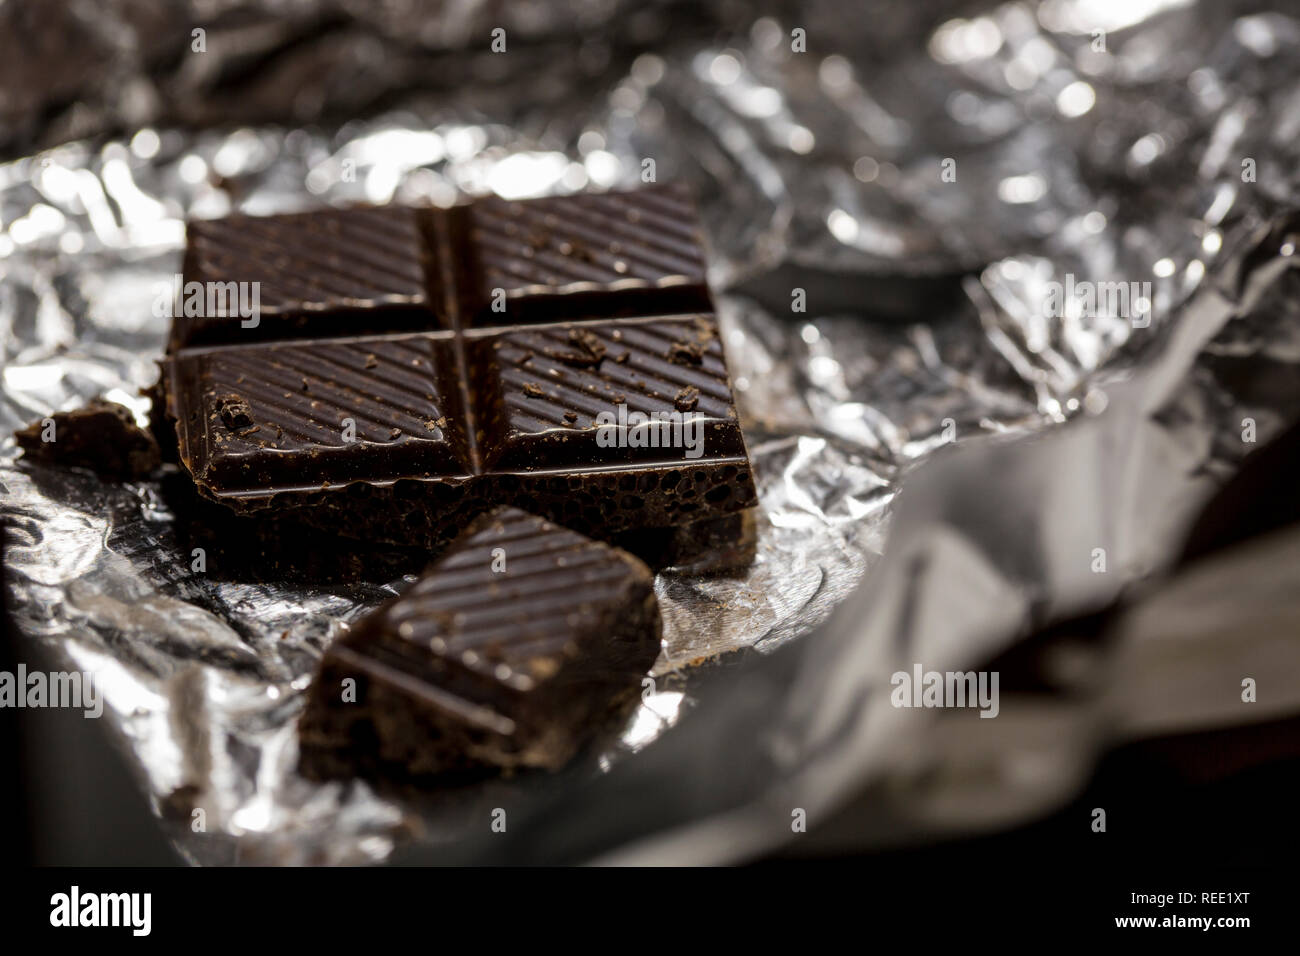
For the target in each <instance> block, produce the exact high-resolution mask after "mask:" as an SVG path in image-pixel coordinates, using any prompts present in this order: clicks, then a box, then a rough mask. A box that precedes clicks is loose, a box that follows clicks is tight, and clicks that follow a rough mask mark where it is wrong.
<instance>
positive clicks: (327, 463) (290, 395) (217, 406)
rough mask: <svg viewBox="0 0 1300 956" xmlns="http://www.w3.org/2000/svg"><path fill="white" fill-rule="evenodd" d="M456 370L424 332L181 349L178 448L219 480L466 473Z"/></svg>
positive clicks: (176, 380) (439, 340)
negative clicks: (182, 412)
mask: <svg viewBox="0 0 1300 956" xmlns="http://www.w3.org/2000/svg"><path fill="white" fill-rule="evenodd" d="M456 376H457V372H456V368H455V356H454V352H453V347H452V343H451V341H449V339H447V338H445V337H438V336H431V335H425V336H410V337H405V338H388V339H384V338H379V339H361V340H352V341H340V342H334V343H324V344H322V343H315V344H302V345H298V344H295V345H280V346H276V345H268V346H255V347H248V348H229V349H210V350H204V351H191V352H186V353H183V354H182V355H180V356H179V357H178V358H177V359H176V360H175V361H174V362H173V365H172V379H173V387H174V388H175V390H176V392H177V394H178V395H181V396H183V398H184V399H185V402H184V404H185V406H186V407H187V408H188V409H190V412H189V415H188V416H187V417H185V418H184V419H183V420H182V421H181V427H180V434H181V451H182V457H183V460H184V461H185V462H186V464H187V465H188V466H189V468H190V470H191V472H192V473H193V474H194V476H195V478H197V479H199V480H200V481H202V482H204V483H208V484H211V485H213V486H216V487H220V488H229V489H236V488H249V487H255V486H257V485H258V484H260V483H279V482H288V483H292V484H304V483H311V482H323V481H348V480H355V479H361V478H380V479H382V478H386V477H390V476H391V475H393V474H394V473H402V474H408V475H413V476H421V477H430V476H433V475H447V474H459V473H468V472H469V470H470V463H469V456H468V452H467V449H466V440H465V436H464V431H463V428H464V421H463V416H462V413H461V410H460V391H459V385H458V384H457V381H458V379H457V377H456Z"/></svg>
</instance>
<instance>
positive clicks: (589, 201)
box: [164, 187, 755, 543]
mask: <svg viewBox="0 0 1300 956" xmlns="http://www.w3.org/2000/svg"><path fill="white" fill-rule="evenodd" d="M696 231H697V227H696V224H695V221H694V218H693V213H692V210H691V204H690V200H689V198H688V197H687V195H686V194H685V193H684V192H683V191H680V190H677V189H672V188H657V187H656V188H652V189H647V190H641V191H637V192H632V193H611V194H600V195H579V196H566V197H559V198H555V199H546V200H530V201H525V202H506V201H504V200H498V199H488V200H481V201H479V202H477V203H474V204H471V205H469V206H467V207H460V208H458V209H455V210H450V211H440V210H421V211H416V210H402V209H350V210H336V211H330V212H323V213H312V214H305V215H302V216H281V217H272V218H270V219H265V220H255V219H248V218H247V217H244V218H242V219H232V220H224V221H220V222H210V223H202V224H195V225H194V227H193V228H192V232H191V248H190V253H189V260H188V261H189V262H190V263H191V264H192V265H193V267H194V271H195V274H200V275H209V276H211V277H212V278H214V279H216V280H220V281H234V280H236V279H239V278H241V275H248V276H254V277H256V276H263V277H264V281H265V283H266V286H265V288H264V289H263V293H262V295H263V304H264V309H265V307H271V308H272V309H282V310H283V312H284V314H285V315H307V316H308V317H307V319H306V320H305V324H299V325H293V326H292V328H290V327H288V326H280V327H277V326H276V325H275V323H274V321H272V318H273V317H267V316H266V315H264V316H263V320H262V323H261V325H260V326H259V327H258V328H257V329H251V330H243V331H241V334H246V335H248V336H249V338H247V339H244V338H241V339H239V340H238V343H239V344H231V343H229V342H223V343H221V344H218V345H215V346H208V347H196V346H194V345H186V346H185V347H182V348H178V349H175V350H174V351H173V353H172V355H171V357H170V358H169V359H168V361H167V363H166V372H165V375H164V383H165V386H166V387H165V391H166V393H167V405H168V408H169V411H170V412H171V414H173V416H174V417H175V418H176V420H177V436H178V446H179V454H180V457H181V460H182V461H183V462H184V463H185V464H186V466H187V467H188V468H189V469H190V471H191V473H192V474H193V475H194V477H195V480H196V482H197V483H198V486H199V489H200V491H201V492H202V493H204V494H205V495H207V496H208V497H210V498H213V499H215V500H218V501H222V502H224V503H226V504H228V505H230V506H231V507H234V508H235V509H236V510H239V511H241V512H250V511H257V510H260V509H264V508H269V507H273V506H277V507H290V508H304V509H315V510H317V511H319V512H321V513H322V514H324V513H328V514H329V520H330V522H331V524H332V525H335V526H339V527H340V530H342V531H344V532H345V533H362V532H363V531H364V533H366V534H371V535H374V536H376V540H383V541H388V542H390V543H425V542H430V543H433V542H442V541H445V540H446V538H447V536H448V535H450V534H453V533H455V532H456V531H457V530H459V528H461V527H463V526H464V524H465V522H466V521H468V520H469V519H470V518H471V517H472V516H473V515H475V514H477V513H479V512H480V511H481V510H482V509H483V507H484V505H485V503H501V504H514V505H518V506H520V507H524V508H527V509H531V510H533V511H539V512H541V513H543V514H545V515H547V516H551V517H555V518H557V519H559V520H563V521H564V522H566V523H573V524H574V525H575V526H577V527H578V528H580V529H581V530H583V531H588V532H592V533H598V534H599V533H604V532H608V533H610V534H613V533H616V532H619V531H624V530H627V529H629V528H637V527H647V526H656V525H673V524H677V523H679V522H690V521H696V520H701V519H707V518H710V517H717V516H718V515H722V514H729V513H732V512H735V511H737V510H740V509H743V508H745V507H749V506H750V505H752V504H753V502H754V497H755V494H754V484H753V479H752V476H751V475H750V472H749V467H748V462H747V460H746V457H747V456H746V452H745V445H744V439H743V437H742V435H741V433H740V428H739V425H738V422H737V416H736V412H735V408H734V404H733V400H732V396H731V391H730V385H729V383H728V379H727V370H726V364H725V360H724V357H723V351H722V345H721V342H720V340H719V338H718V332H717V327H716V323H715V321H714V318H713V315H712V313H711V312H709V311H707V310H708V309H709V308H710V305H709V300H708V290H707V286H705V285H704V284H703V281H704V271H703V270H704V263H703V258H702V255H701V253H700V247H699V243H698V241H697V238H696ZM259 270H260V271H259ZM497 282H500V283H505V284H508V292H509V297H510V302H511V305H510V309H509V310H508V311H507V312H506V313H504V314H500V313H495V312H494V313H492V314H491V315H490V316H487V317H486V318H485V317H484V315H481V314H477V313H474V314H470V313H469V312H462V311H461V309H463V308H465V307H466V306H467V303H470V304H471V305H472V302H473V301H474V298H475V296H476V295H478V292H482V291H484V290H485V289H487V288H488V285H485V284H484V283H488V284H489V285H490V284H491V283H497ZM656 289H658V290H663V289H674V290H677V291H676V292H674V295H677V294H678V293H680V292H682V291H683V290H686V292H687V293H688V296H687V297H688V298H690V297H694V300H696V301H701V302H703V308H704V310H706V311H703V312H696V313H694V314H666V313H664V312H663V310H664V309H665V308H666V306H667V305H668V304H670V301H671V300H669V299H665V298H663V297H657V296H656V294H655V290H656ZM431 290H436V291H431ZM475 290H478V291H477V292H476V291H475ZM590 295H596V296H597V298H591V297H589V296H590ZM584 296H588V297H586V298H584ZM543 300H545V301H544V302H543ZM381 303H389V304H393V303H407V304H408V305H409V307H410V308H409V310H408V311H407V312H405V313H403V316H404V318H403V319H402V320H401V322H402V323H407V322H412V321H413V322H414V325H415V326H416V327H417V328H418V329H419V330H420V331H418V332H414V333H405V332H396V333H394V332H392V331H388V330H387V329H385V331H384V334H381V335H376V334H372V333H371V332H370V331H369V326H368V325H366V323H371V324H372V325H378V326H380V327H384V326H385V325H391V324H392V321H393V315H394V313H388V312H381V311H378V310H379V307H380V304H381ZM527 303H533V305H527ZM366 304H368V306H369V307H370V308H369V309H368V310H366V309H361V308H358V306H360V305H366ZM436 304H441V305H443V306H445V308H446V315H445V321H444V317H440V316H439V315H438V314H437V309H436V308H435V305H436ZM534 306H535V308H534ZM586 310H592V311H590V312H588V311H586ZM551 314H560V315H562V316H564V318H565V321H543V320H544V319H546V317H547V316H548V315H551ZM587 314H590V315H592V316H594V317H592V318H588V319H585V320H575V318H574V317H576V316H583V315H587ZM412 316H414V317H415V318H414V319H412ZM295 321H296V320H295ZM399 324H401V323H399ZM176 328H177V335H178V336H179V337H180V338H181V339H184V337H185V335H186V334H188V333H187V331H186V329H187V328H188V326H185V325H184V323H182V322H179V321H178V323H177V327H176ZM190 331H193V330H192V329H191V330H190ZM259 336H261V337H263V338H265V337H276V336H278V337H281V338H286V337H287V338H288V339H289V340H288V341H282V342H267V341H261V340H259V339H258V337H259ZM245 343H251V344H245ZM602 413H606V414H605V416H604V417H603V418H602V417H601V416H602ZM639 416H648V417H654V416H659V417H660V418H661V419H662V420H661V421H658V422H655V423H653V424H649V425H643V424H642V423H641V422H640V420H639ZM701 443H702V444H701ZM651 471H653V473H651ZM362 486H363V487H362ZM341 489H347V490H348V494H346V495H343V494H338V495H329V496H328V497H329V499H330V500H329V501H328V502H326V501H325V500H324V499H325V497H326V495H325V493H326V492H333V491H339V490H341ZM345 499H346V500H345ZM349 509H354V510H356V511H357V513H358V514H364V515H366V516H367V517H364V518H353V517H350V516H344V515H343V514H342V512H345V511H348V510H349ZM340 518H342V520H338V519H340ZM602 529H603V530H602Z"/></svg>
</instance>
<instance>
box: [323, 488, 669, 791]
mask: <svg viewBox="0 0 1300 956" xmlns="http://www.w3.org/2000/svg"><path fill="white" fill-rule="evenodd" d="M659 640H660V619H659V613H658V609H657V605H656V603H655V599H654V585H653V577H652V575H651V574H650V571H649V569H647V568H646V567H645V566H644V565H643V564H641V562H639V561H638V560H636V559H635V558H633V557H631V556H630V555H628V554H626V553H624V552H622V551H619V550H618V549H616V548H611V547H610V546H608V545H604V544H600V543H597V542H594V541H591V540H589V539H587V538H584V537H582V536H581V535H578V534H575V533H573V532H571V531H568V530H565V529H563V528H559V527H557V526H555V525H553V524H551V523H549V522H547V521H544V520H542V519H540V518H537V517H535V516H533V515H529V514H525V513H524V512H521V511H518V510H516V509H512V508H504V509H498V510H497V511H495V512H493V513H492V514H490V515H486V516H484V517H482V518H480V519H478V520H477V521H476V522H474V524H473V525H471V526H470V527H469V528H468V529H466V531H465V532H464V534H463V535H462V536H461V537H460V538H458V539H457V541H456V542H455V543H454V544H453V545H452V547H451V549H450V551H449V552H448V553H447V554H446V555H445V556H444V557H443V558H442V560H440V561H439V562H437V563H436V564H435V565H434V566H433V567H432V568H430V569H429V570H428V571H427V572H426V573H425V574H424V575H423V576H421V577H420V578H419V579H418V580H417V581H416V582H415V584H413V585H412V586H411V587H410V588H409V589H408V590H407V591H406V592H405V593H404V594H402V595H401V596H400V597H398V598H396V599H394V600H393V601H391V602H389V603H388V604H387V605H385V606H383V607H382V608H380V609H379V610H377V611H375V612H374V613H372V614H371V615H370V616H369V617H367V618H365V619H364V620H363V621H361V622H360V623H359V624H358V625H357V626H356V627H355V628H354V629H353V630H352V632H351V633H349V634H348V635H346V636H345V637H343V638H341V639H340V640H339V641H337V642H336V643H335V644H333V645H331V646H330V648H329V649H328V650H327V651H326V653H325V656H324V658H323V659H322V662H321V666H320V670H319V672H318V675H317V679H316V682H315V684H314V685H313V688H312V692H311V694H310V698H309V704H308V708H307V710H306V712H305V713H304V716H303V720H302V738H303V745H304V746H303V750H304V761H305V762H306V763H307V764H308V765H309V766H310V765H313V764H314V765H316V766H317V767H318V769H321V768H323V769H325V770H326V771H327V772H329V771H333V772H339V771H344V772H346V771H347V770H348V769H355V768H356V767H358V766H360V767H365V766H367V765H369V766H372V767H373V766H374V764H376V763H377V764H381V765H382V764H391V763H400V764H405V765H406V766H407V768H408V769H410V770H413V771H415V772H419V773H429V772H439V771H442V770H447V769H456V768H460V767H463V766H465V765H467V764H474V763H486V764H498V765H503V766H515V765H525V766H550V767H555V766H558V765H560V764H561V763H563V762H564V761H565V760H566V759H567V758H568V756H569V755H571V754H572V752H573V750H574V749H575V748H576V746H577V745H578V744H579V743H580V742H581V740H582V739H583V738H585V737H586V736H588V735H590V734H591V733H592V732H593V731H594V730H595V729H597V728H596V726H595V723H596V721H595V718H597V717H599V716H600V715H602V714H604V713H606V712H607V711H608V709H609V707H610V704H611V702H612V700H613V699H614V698H615V696H616V695H617V694H618V693H619V692H620V691H622V690H624V689H625V688H627V687H629V686H632V685H634V684H635V682H636V681H637V679H638V678H639V677H640V676H641V675H642V674H644V673H645V671H646V670H647V669H648V668H649V667H650V665H651V664H652V663H653V662H654V659H655V657H656V656H657V654H658V651H659ZM349 678H351V679H352V680H353V682H354V683H356V684H358V692H357V694H356V696H355V699H353V700H349V701H344V700H343V699H342V697H341V695H340V694H338V693H337V690H338V688H339V687H340V686H342V685H343V683H344V682H345V681H347V680H348V679H349ZM358 749H360V750H361V751H362V752H361V753H356V751H357V750H358ZM348 751H351V752H352V753H351V755H349V754H348V753H347V752H348ZM322 754H324V756H323V757H322V756H321V755H322Z"/></svg>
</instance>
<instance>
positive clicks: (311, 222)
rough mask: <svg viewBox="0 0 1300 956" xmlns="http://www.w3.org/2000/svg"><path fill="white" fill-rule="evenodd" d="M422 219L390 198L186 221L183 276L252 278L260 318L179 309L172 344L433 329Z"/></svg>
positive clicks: (433, 299) (435, 308)
mask: <svg viewBox="0 0 1300 956" xmlns="http://www.w3.org/2000/svg"><path fill="white" fill-rule="evenodd" d="M427 228H428V222H427V220H426V219H425V218H424V214H423V213H421V212H420V211H418V210H415V209H406V208H402V207H397V206H392V207H357V208H352V209H326V210H320V211H318V212H309V213H294V214H289V215H281V216H242V215H241V216H231V217H229V218H226V219H210V220H203V219H200V220H194V221H192V222H191V223H190V224H189V226H188V228H187V235H188V241H189V244H188V248H187V251H186V257H185V266H184V278H185V282H186V283H187V284H188V283H190V282H200V283H209V282H239V283H245V282H247V283H252V282H256V283H259V293H258V297H259V306H260V310H261V311H260V319H261V322H259V323H258V325H257V326H256V327H253V328H245V327H243V326H242V325H241V321H240V318H239V317H231V318H221V317H197V316H196V317H188V318H186V317H184V316H179V317H178V318H177V320H176V326H177V328H176V329H175V331H174V334H173V343H174V344H175V345H177V346H179V345H185V344H195V343H212V342H235V343H238V342H255V341H259V340H263V339H266V338H270V337H276V336H280V335H285V334H289V333H290V332H291V331H292V330H294V329H296V330H298V331H299V332H300V333H303V332H305V334H308V335H312V334H327V335H339V334H344V335H364V334H369V333H377V332H386V331H392V330H395V329H400V328H407V327H411V325H412V323H414V324H415V325H417V326H424V327H435V328H436V327H437V316H438V314H440V313H441V311H442V303H441V301H440V298H439V297H438V296H436V295H431V294H430V288H431V287H434V288H439V287H440V285H439V278H438V275H437V272H438V270H437V269H436V268H435V267H434V264H433V262H432V259H433V256H432V252H431V251H430V244H429V242H428V239H427V237H426V235H425V230H426V229H427ZM263 323H265V324H264V325H263Z"/></svg>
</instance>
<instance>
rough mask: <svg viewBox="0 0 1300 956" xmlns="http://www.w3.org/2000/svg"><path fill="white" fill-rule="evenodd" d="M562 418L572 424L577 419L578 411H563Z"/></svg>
mask: <svg viewBox="0 0 1300 956" xmlns="http://www.w3.org/2000/svg"><path fill="white" fill-rule="evenodd" d="M564 420H565V421H566V422H568V423H569V424H570V425H572V424H573V423H574V422H576V421H577V420H578V413H577V412H575V411H567V412H565V413H564Z"/></svg>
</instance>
